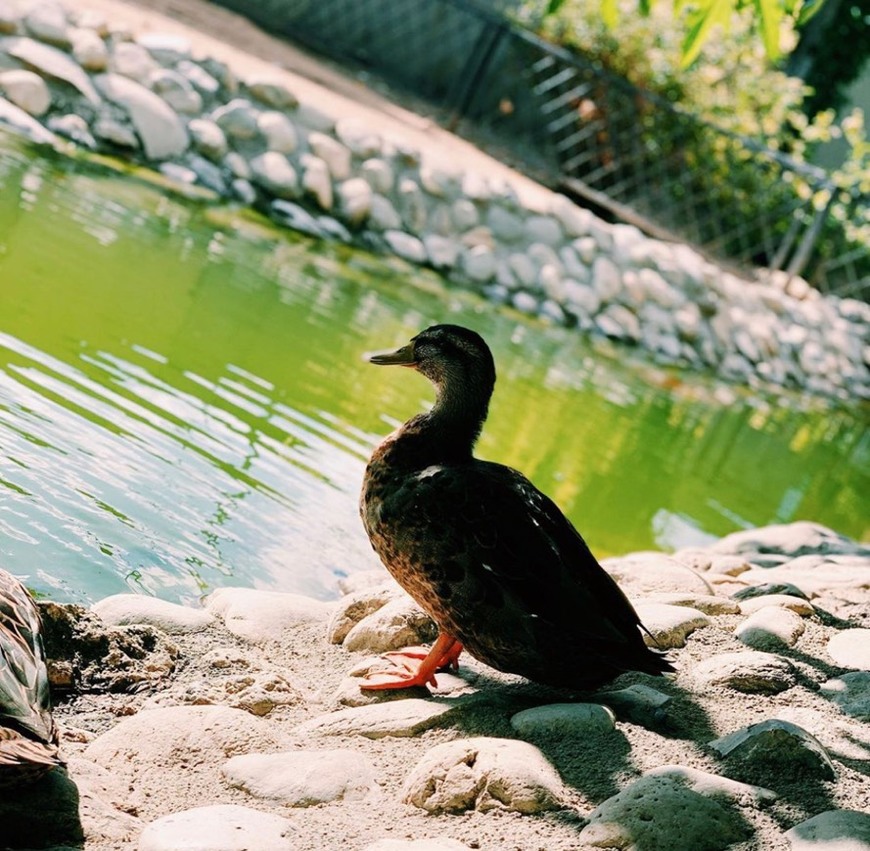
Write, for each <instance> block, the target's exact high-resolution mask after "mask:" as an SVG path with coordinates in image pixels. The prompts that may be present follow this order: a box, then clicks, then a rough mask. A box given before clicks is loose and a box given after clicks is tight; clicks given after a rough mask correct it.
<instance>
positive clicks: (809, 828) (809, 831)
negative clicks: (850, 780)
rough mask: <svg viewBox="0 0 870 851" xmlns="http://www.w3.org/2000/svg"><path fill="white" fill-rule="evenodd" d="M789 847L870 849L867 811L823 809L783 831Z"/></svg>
mask: <svg viewBox="0 0 870 851" xmlns="http://www.w3.org/2000/svg"><path fill="white" fill-rule="evenodd" d="M785 838H786V839H788V841H789V842H790V843H791V851H870V813H866V812H859V811H857V810H827V811H826V812H824V813H819V814H818V815H815V816H813V817H812V818H810V819H807V820H806V821H802V822H801V823H800V824H796V825H795V826H794V827H793V828H792V829H791V830H787V831H786V832H785Z"/></svg>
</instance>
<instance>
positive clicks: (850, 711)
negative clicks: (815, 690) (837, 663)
mask: <svg viewBox="0 0 870 851" xmlns="http://www.w3.org/2000/svg"><path fill="white" fill-rule="evenodd" d="M819 691H821V693H822V694H823V695H824V696H825V697H827V698H828V699H829V700H832V701H833V702H834V703H836V704H837V706H839V707H840V709H842V711H843V712H845V713H846V714H847V715H851V716H853V717H854V718H861V719H862V720H864V721H870V671H850V672H849V673H847V674H842V675H841V676H839V677H834V678H833V679H830V680H828V681H827V682H824V683H822V685H821V686H820V688H819Z"/></svg>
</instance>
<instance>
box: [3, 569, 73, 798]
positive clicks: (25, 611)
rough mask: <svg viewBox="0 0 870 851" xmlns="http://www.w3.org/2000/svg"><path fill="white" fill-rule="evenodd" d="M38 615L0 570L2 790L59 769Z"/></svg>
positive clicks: (9, 576) (17, 585) (20, 589)
mask: <svg viewBox="0 0 870 851" xmlns="http://www.w3.org/2000/svg"><path fill="white" fill-rule="evenodd" d="M40 627H41V623H40V619H39V610H38V609H37V607H36V604H35V603H34V602H33V600H32V598H31V597H30V594H28V593H27V590H26V589H25V587H24V586H23V585H22V584H21V583H20V582H19V581H18V580H17V579H16V578H15V577H14V576H12V574H10V573H7V572H6V571H5V570H0V787H3V786H11V785H19V784H22V783H25V782H28V781H30V780H33V779H36V778H37V777H38V776H40V775H41V774H43V773H45V771H48V770H49V769H50V768H53V767H54V766H56V765H59V764H60V762H61V760H60V758H59V756H58V750H57V742H58V734H57V727H56V725H55V723H54V719H53V718H52V716H51V708H50V699H49V688H48V671H47V668H46V663H45V651H44V649H43V646H42V637H41V635H40Z"/></svg>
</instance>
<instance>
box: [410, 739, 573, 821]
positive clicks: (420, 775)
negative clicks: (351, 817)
mask: <svg viewBox="0 0 870 851" xmlns="http://www.w3.org/2000/svg"><path fill="white" fill-rule="evenodd" d="M564 796H565V789H564V786H563V784H562V780H561V778H560V777H559V775H558V773H557V772H556V770H555V769H554V768H553V766H552V765H550V763H549V762H548V761H547V758H546V757H545V756H544V754H542V753H541V751H540V750H538V748H536V747H534V746H533V745H530V744H529V743H528V742H520V741H514V740H511V739H493V738H484V737H480V738H471V739H459V740H457V741H454V742H445V743H444V744H441V745H436V746H435V747H434V748H432V749H431V750H429V751H427V753H426V754H425V755H424V756H423V758H422V759H421V760H420V761H419V762H418V763H417V765H416V766H415V767H414V768H413V770H412V771H411V773H410V774H409V775H408V779H407V780H406V781H405V799H406V800H407V801H408V802H409V803H411V804H413V805H414V806H417V807H420V808H421V809H424V810H426V811H427V812H430V813H443V812H452V813H457V812H463V811H464V810H471V809H476V810H480V811H486V810H493V809H502V810H512V811H514V812H520V813H525V814H529V813H538V812H542V811H544V810H552V809H559V808H561V806H562V801H563V800H564Z"/></svg>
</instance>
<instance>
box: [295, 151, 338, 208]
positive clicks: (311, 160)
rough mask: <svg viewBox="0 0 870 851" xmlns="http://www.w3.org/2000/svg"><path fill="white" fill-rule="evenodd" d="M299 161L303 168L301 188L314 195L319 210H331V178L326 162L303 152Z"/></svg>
mask: <svg viewBox="0 0 870 851" xmlns="http://www.w3.org/2000/svg"><path fill="white" fill-rule="evenodd" d="M300 163H301V165H302V168H303V171H302V188H303V189H304V190H305V191H306V192H308V193H309V194H311V195H313V196H314V199H315V200H316V201H317V204H318V206H319V207H320V209H321V210H331V209H332V180H331V179H330V177H329V168H328V167H327V165H326V163H325V162H324V161H323V160H322V159H320V158H319V157H315V156H312V155H311V154H303V155H302V157H301V159H300Z"/></svg>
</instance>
